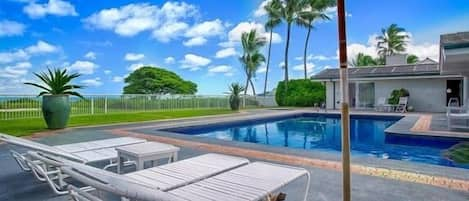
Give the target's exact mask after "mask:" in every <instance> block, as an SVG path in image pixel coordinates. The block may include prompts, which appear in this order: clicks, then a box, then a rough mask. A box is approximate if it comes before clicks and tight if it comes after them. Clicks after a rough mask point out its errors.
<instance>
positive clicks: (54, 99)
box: [24, 69, 83, 129]
mask: <svg viewBox="0 0 469 201" xmlns="http://www.w3.org/2000/svg"><path fill="white" fill-rule="evenodd" d="M34 75H35V76H36V77H37V78H39V79H40V80H41V81H42V82H43V83H44V85H40V84H36V83H30V82H26V83H24V84H27V85H32V86H35V87H37V88H40V89H41V90H43V91H41V92H40V93H39V95H38V96H42V114H43V116H44V120H45V121H46V124H47V127H48V128H49V129H59V128H65V127H66V126H67V123H68V119H69V116H70V99H69V96H70V95H71V96H78V97H80V98H83V96H82V95H80V94H79V93H78V92H76V91H74V90H75V89H81V88H83V86H80V85H73V84H70V82H71V81H72V80H73V79H75V78H77V77H80V76H81V75H80V74H79V73H73V74H69V73H68V72H67V69H63V70H61V69H54V70H51V69H47V72H41V73H34Z"/></svg>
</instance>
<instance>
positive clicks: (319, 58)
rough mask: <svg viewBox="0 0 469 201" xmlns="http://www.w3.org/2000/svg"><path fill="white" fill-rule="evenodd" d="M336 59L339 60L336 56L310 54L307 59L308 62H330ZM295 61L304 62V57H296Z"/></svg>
mask: <svg viewBox="0 0 469 201" xmlns="http://www.w3.org/2000/svg"><path fill="white" fill-rule="evenodd" d="M336 59H337V57H336V56H325V55H321V54H318V55H314V54H310V55H308V56H307V57H306V61H329V60H336ZM295 60H298V61H303V57H302V56H300V57H295Z"/></svg>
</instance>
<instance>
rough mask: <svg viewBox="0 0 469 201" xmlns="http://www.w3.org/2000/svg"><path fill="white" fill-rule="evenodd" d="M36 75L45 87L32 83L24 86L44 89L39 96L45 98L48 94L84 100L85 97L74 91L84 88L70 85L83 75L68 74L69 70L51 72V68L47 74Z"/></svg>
mask: <svg viewBox="0 0 469 201" xmlns="http://www.w3.org/2000/svg"><path fill="white" fill-rule="evenodd" d="M34 75H35V76H36V77H37V78H39V79H40V80H41V81H42V82H43V83H44V84H45V85H44V86H43V85H40V84H36V83H30V82H26V83H24V84H27V85H31V86H34V87H38V88H40V89H43V90H44V91H43V92H41V93H39V96H43V95H46V94H51V95H60V94H68V95H73V96H78V97H81V98H83V96H81V95H80V94H79V93H77V92H75V91H73V90H74V89H81V88H83V86H80V85H73V84H70V82H71V81H72V80H73V79H75V78H78V77H80V76H81V74H79V73H73V74H68V72H67V69H63V70H61V69H53V70H51V69H50V68H48V69H47V71H46V72H41V73H34Z"/></svg>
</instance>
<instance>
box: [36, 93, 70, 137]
mask: <svg viewBox="0 0 469 201" xmlns="http://www.w3.org/2000/svg"><path fill="white" fill-rule="evenodd" d="M42 115H43V116H44V120H45V121H46V124H47V128H49V129H59V128H65V127H66V126H67V123H68V119H69V116H70V100H69V97H68V95H48V96H43V97H42Z"/></svg>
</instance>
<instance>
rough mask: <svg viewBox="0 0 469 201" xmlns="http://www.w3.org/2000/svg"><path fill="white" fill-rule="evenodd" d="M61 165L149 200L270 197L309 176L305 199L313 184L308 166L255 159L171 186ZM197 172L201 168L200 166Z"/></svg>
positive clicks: (83, 178) (78, 194)
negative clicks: (158, 186) (311, 183)
mask: <svg viewBox="0 0 469 201" xmlns="http://www.w3.org/2000/svg"><path fill="white" fill-rule="evenodd" d="M186 160H191V159H186ZM176 163H179V162H176ZM61 169H62V171H63V172H65V173H67V174H68V175H70V176H71V177H72V178H74V179H76V180H78V181H80V182H82V183H84V184H85V185H89V186H91V187H93V188H95V189H97V190H101V191H106V192H109V193H112V194H116V195H118V196H121V197H123V198H125V199H132V200H145V201H162V200H172V201H177V200H185V201H191V200H192V201H205V200H207V201H208V200H223V201H230V200H239V201H257V200H263V199H266V200H269V196H270V195H271V194H272V193H274V192H276V191H278V190H279V189H280V188H282V187H284V186H286V185H288V184H289V183H291V182H293V181H295V180H297V179H299V178H301V177H305V176H306V178H307V183H306V185H305V194H304V200H306V198H307V195H308V190H309V185H310V174H309V172H308V171H307V170H305V169H303V168H298V167H292V166H286V165H279V164H273V163H265V162H253V163H250V164H247V165H244V166H241V167H238V168H235V169H232V170H229V171H225V172H222V173H220V174H217V175H214V176H211V177H208V178H205V179H201V180H196V181H194V182H193V183H187V185H183V186H181V187H177V188H168V189H167V190H163V189H160V188H157V187H156V186H154V185H153V184H151V183H150V182H143V181H142V180H139V179H136V178H134V177H130V176H128V175H118V174H115V173H113V172H108V171H104V170H101V169H97V168H94V167H91V166H86V165H83V164H79V163H75V162H72V161H68V162H64V165H63V166H62V167H61ZM193 172H197V170H194V171H193ZM168 174H169V175H172V172H171V171H168ZM174 177H175V178H177V177H178V174H174ZM152 179H158V175H154V176H151V175H148V181H149V180H152ZM69 191H70V196H71V197H72V198H73V199H75V200H79V201H85V200H86V201H100V200H101V199H100V198H97V197H95V196H92V195H91V194H89V193H87V191H86V190H82V189H80V188H76V187H74V186H70V187H69Z"/></svg>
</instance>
